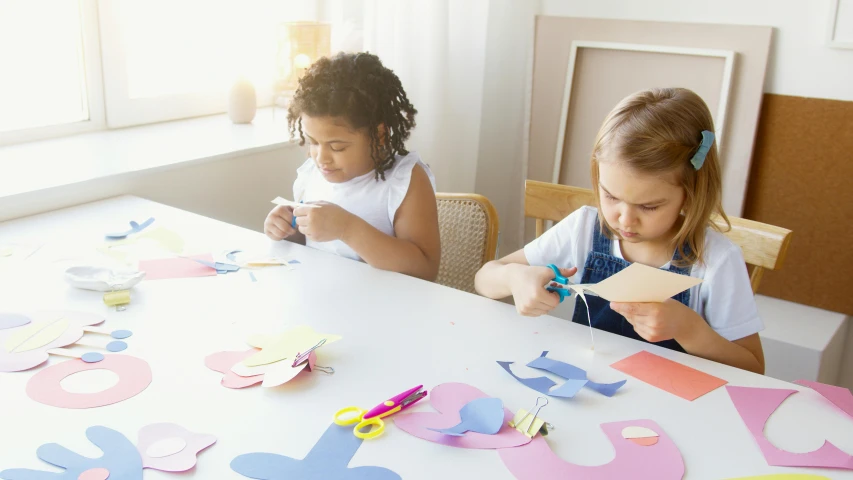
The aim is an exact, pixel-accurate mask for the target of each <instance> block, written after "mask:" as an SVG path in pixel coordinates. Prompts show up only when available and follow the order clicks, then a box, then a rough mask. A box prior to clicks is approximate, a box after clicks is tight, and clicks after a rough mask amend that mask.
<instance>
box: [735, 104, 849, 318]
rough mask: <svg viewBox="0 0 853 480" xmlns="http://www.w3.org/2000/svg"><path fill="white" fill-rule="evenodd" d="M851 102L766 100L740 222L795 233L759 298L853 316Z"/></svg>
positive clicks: (764, 279)
mask: <svg viewBox="0 0 853 480" xmlns="http://www.w3.org/2000/svg"><path fill="white" fill-rule="evenodd" d="M851 132H853V102H845V101H840V100H824V99H816V98H803V97H790V96H785V95H773V94H765V95H764V101H763V104H762V106H761V116H760V119H759V123H758V134H757V137H756V145H755V151H754V154H753V160H752V170H751V172H750V176H749V183H748V188H747V197H746V202H745V209H744V215H743V216H744V217H745V218H749V219H752V220H757V221H759V222H764V223H770V224H773V225H778V226H780V227H785V228H788V229H790V230H792V231H793V235H792V237H791V245H790V247H789V249H788V256H787V258H786V260H785V264H784V265H783V267H782V269H781V270H779V271H776V272H772V271H767V272H765V274H764V278H763V280H762V281H761V285H760V287H759V293H761V294H764V295H768V296H771V297H777V298H782V299H785V300H790V301H792V302H797V303H802V304H805V305H811V306H814V307H818V308H822V309H825V310H831V311H835V312H841V313H845V314H847V315H853V295H851V286H853V250H851V245H850V241H851V240H853V187H851V179H853V133H851Z"/></svg>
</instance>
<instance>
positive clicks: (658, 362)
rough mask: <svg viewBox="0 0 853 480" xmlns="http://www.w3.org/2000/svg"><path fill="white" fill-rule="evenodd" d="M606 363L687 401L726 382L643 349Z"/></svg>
mask: <svg viewBox="0 0 853 480" xmlns="http://www.w3.org/2000/svg"><path fill="white" fill-rule="evenodd" d="M610 366H611V367H613V368H615V369H616V370H619V371H620V372H622V373H625V374H628V375H631V376H632V377H634V378H636V379H638V380H642V381H644V382H646V383H648V384H649V385H652V386H655V387H657V388H660V389H661V390H664V391H667V392H669V393H671V394H673V395H677V396H679V397H681V398H683V399H685V400H690V401H693V400H696V399H697V398H699V397H701V396H702V395H705V394H706V393H708V392H711V391H713V390H716V389H718V388H720V387H722V386H723V385H725V384H726V383H728V382H727V381H725V380H723V379H721V378H717V377H715V376H713V375H708V374H707V373H705V372H700V371H699V370H696V369H695V368H690V367H688V366H687V365H682V364H680V363H678V362H673V361H672V360H669V359H666V358H663V357H660V356H658V355H655V354H653V353H651V352H647V351H645V350H643V351H642V352H639V353H636V354H634V355H631V356H630V357H627V358H623V359H622V360H619V361H618V362H616V363H614V364H612V365H610Z"/></svg>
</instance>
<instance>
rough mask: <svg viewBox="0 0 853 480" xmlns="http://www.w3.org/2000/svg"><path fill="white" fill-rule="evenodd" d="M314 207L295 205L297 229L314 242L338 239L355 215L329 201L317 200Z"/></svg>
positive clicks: (294, 212)
mask: <svg viewBox="0 0 853 480" xmlns="http://www.w3.org/2000/svg"><path fill="white" fill-rule="evenodd" d="M311 205H316V207H297V208H296V209H295V210H293V214H294V215H296V226H297V227H298V228H299V231H300V232H301V233H302V234H303V235H305V237H306V238H309V239H311V240H313V241H315V242H331V241H332V240H340V239H341V238H342V237H343V236H344V234H345V233H346V231H347V228H348V227H349V225H350V224H351V223H352V219H353V218H355V216H354V215H353V214H351V213H349V212H348V211H346V210H344V209H343V208H341V207H339V206H337V205H335V204H334V203H329V202H317V203H312V204H311Z"/></svg>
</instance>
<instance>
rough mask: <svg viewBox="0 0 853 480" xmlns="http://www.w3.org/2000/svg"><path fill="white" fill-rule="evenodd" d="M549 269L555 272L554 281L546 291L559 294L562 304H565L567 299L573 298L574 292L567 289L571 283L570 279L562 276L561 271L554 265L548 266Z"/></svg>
mask: <svg viewBox="0 0 853 480" xmlns="http://www.w3.org/2000/svg"><path fill="white" fill-rule="evenodd" d="M548 268H550V269H551V270H553V271H554V279H553V280H551V282H550V283H549V284H548V286H547V287H545V289H546V290H548V291H549V292H554V293H558V294H559V295H560V303H563V300H565V299H566V297H571V296H572V290H571V289H569V288H567V287H566V285H569V284H570V283H571V282H569V279H568V278H566V277H564V276H563V275H561V274H560V269H559V268H557V266H556V265H554V264H553V263H552V264H550V265H548Z"/></svg>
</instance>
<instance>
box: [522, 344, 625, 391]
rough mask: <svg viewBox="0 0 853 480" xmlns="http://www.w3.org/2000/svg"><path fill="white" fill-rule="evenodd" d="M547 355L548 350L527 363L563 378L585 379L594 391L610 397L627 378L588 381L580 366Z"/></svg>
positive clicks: (584, 371) (587, 385) (529, 365)
mask: <svg viewBox="0 0 853 480" xmlns="http://www.w3.org/2000/svg"><path fill="white" fill-rule="evenodd" d="M546 355H548V351H547V350H546V351H544V352H542V355H541V356H539V357H538V358H536V359H534V360H532V361H531V362H530V363H528V364H527V366H528V367H530V368H536V369H538V370H545V371H546V372H551V373H553V374H554V375H559V376H560V377H563V378H565V379H572V380H586V385H585V386H586V387H587V388H590V389H592V390H595V391H596V392H598V393H600V394H602V395H606V396H608V397H612V396H613V394H615V393H616V391H617V390H619V388H620V387H622V385H625V382H627V380H621V381H618V382H614V383H597V382H593V381H590V380H589V379H588V378H587V376H586V370H581V369H580V368H578V367H576V366H574V365H569V364H568V363H566V362H561V361H559V360H553V359H551V358H548V357H546Z"/></svg>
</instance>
